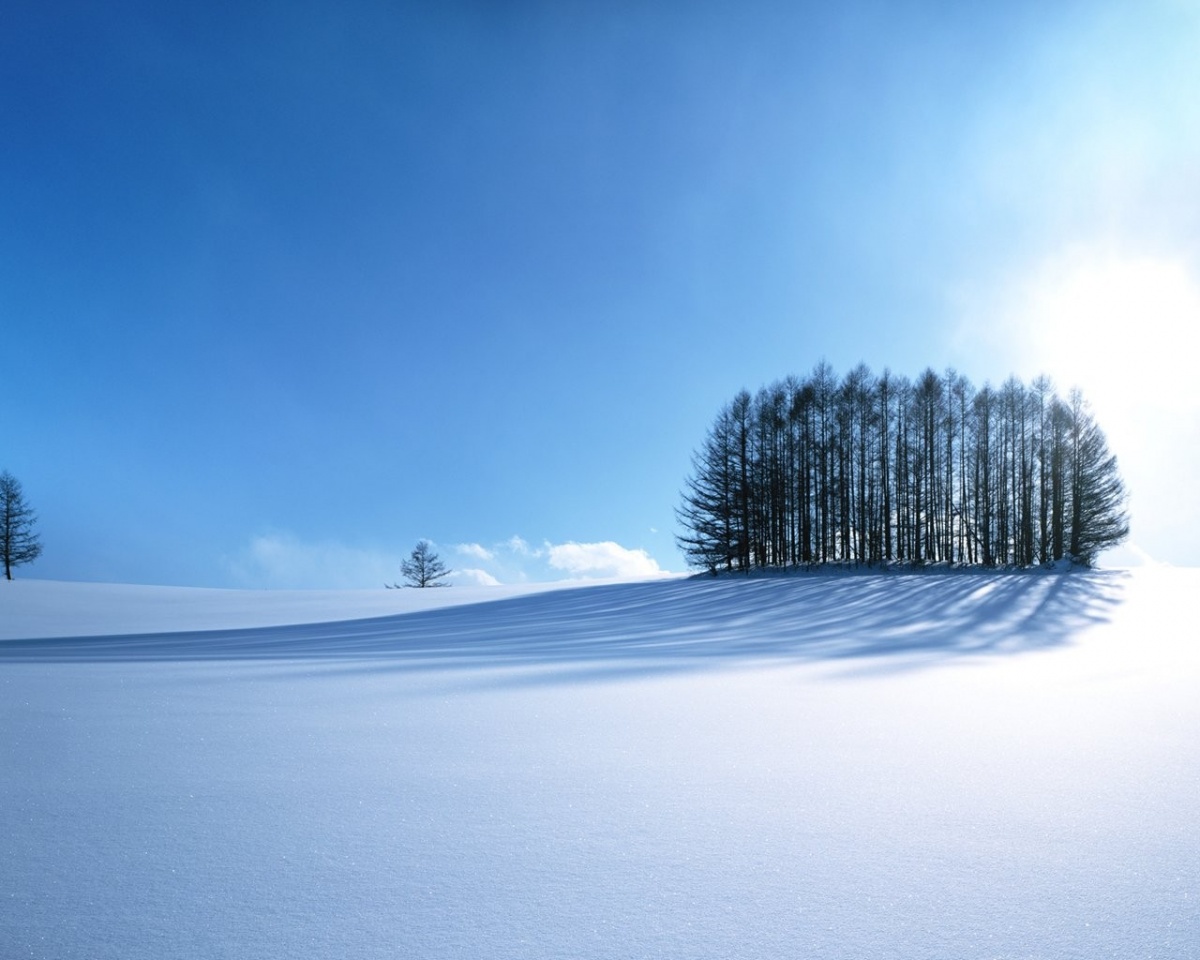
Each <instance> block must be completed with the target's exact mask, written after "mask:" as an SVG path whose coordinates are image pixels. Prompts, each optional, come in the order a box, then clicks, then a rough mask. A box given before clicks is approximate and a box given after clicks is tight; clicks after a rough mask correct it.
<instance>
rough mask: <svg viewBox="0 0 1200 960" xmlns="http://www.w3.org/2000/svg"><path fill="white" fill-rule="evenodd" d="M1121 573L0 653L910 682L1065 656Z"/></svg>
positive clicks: (467, 609) (560, 603)
mask: <svg viewBox="0 0 1200 960" xmlns="http://www.w3.org/2000/svg"><path fill="white" fill-rule="evenodd" d="M1125 577H1126V575H1125V574H1122V573H1118V572H1087V573H1080V572H1074V573H1046V572H1041V571H1031V572H1002V573H978V572H957V573H945V572H943V573H915V574H897V573H882V574H873V573H866V574H859V575H844V574H824V573H816V574H800V575H796V576H778V577H764V578H761V579H757V578H752V579H742V578H718V579H707V578H706V579H688V580H671V581H654V582H647V583H633V584H617V585H609V586H595V587H586V588H579V589H569V590H560V591H551V592H547V593H542V594H533V595H529V596H524V597H517V598H512V599H508V600H498V601H493V602H490V603H484V604H472V605H465V606H459V607H450V608H444V609H440V610H433V611H425V612H420V613H411V614H403V615H398V616H391V617H380V618H373V619H367V620H352V621H344V622H338V623H321V624H308V625H303V626H288V627H263V628H253V629H242V630H220V631H204V632H195V633H171V634H140V635H129V636H112V637H81V638H63V639H51V640H13V641H0V663H4V662H7V663H15V662H36V663H48V662H76V663H81V662H161V661H201V660H203V661H231V660H254V661H288V662H292V663H297V662H310V663H311V662H318V661H322V662H326V663H334V662H337V663H338V664H339V665H341V666H342V667H347V666H353V665H355V664H357V666H358V667H359V668H361V669H364V670H381V669H393V670H396V669H398V670H430V669H454V668H487V667H512V668H528V669H524V670H520V671H513V673H512V676H511V678H510V679H511V682H570V681H572V680H580V679H602V678H604V677H616V676H631V675H633V676H636V675H648V674H655V673H662V672H675V671H681V670H694V669H700V668H705V667H715V666H734V665H750V664H754V663H783V662H796V661H821V660H826V661H828V660H849V659H857V660H863V661H864V662H866V661H867V660H868V658H872V659H871V660H870V662H871V664H872V667H873V668H881V669H898V668H901V667H906V666H912V665H914V664H927V663H931V662H940V661H945V660H948V659H952V658H960V657H963V656H981V655H990V656H995V655H1011V654H1016V653H1022V652H1027V651H1033V650H1039V649H1047V648H1052V647H1057V646H1061V645H1063V644H1066V643H1069V642H1070V641H1071V640H1072V638H1073V637H1074V636H1076V635H1077V634H1078V632H1079V631H1080V630H1082V629H1084V628H1085V627H1087V626H1089V625H1091V624H1095V623H1100V622H1104V621H1106V620H1107V619H1108V618H1109V615H1110V612H1111V611H1112V609H1113V608H1114V607H1115V606H1116V605H1117V604H1119V603H1120V602H1121V599H1122V596H1123V593H1124V582H1125Z"/></svg>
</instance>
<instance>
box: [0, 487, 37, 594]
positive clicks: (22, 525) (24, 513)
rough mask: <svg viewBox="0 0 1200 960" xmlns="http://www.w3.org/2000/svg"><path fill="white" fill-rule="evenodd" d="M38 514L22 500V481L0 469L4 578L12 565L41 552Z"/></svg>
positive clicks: (0, 543) (29, 560) (0, 546)
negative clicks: (34, 527)
mask: <svg viewBox="0 0 1200 960" xmlns="http://www.w3.org/2000/svg"><path fill="white" fill-rule="evenodd" d="M36 520H37V515H36V514H35V513H34V512H33V509H32V508H31V507H30V506H29V504H28V503H26V502H25V494H24V492H23V491H22V490H21V482H20V481H19V480H18V479H17V478H16V477H14V476H13V475H12V474H11V473H9V472H8V471H7V470H5V471H4V472H3V473H0V560H2V561H3V562H4V578H5V579H6V580H11V579H12V571H13V567H19V566H20V565H21V564H23V563H32V562H33V561H34V560H36V559H37V558H38V557H40V556H41V555H42V544H41V541H40V540H39V539H38V535H37V533H35V532H34V529H33V525H34V522H35V521H36Z"/></svg>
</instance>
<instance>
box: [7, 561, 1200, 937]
mask: <svg viewBox="0 0 1200 960" xmlns="http://www.w3.org/2000/svg"><path fill="white" fill-rule="evenodd" d="M460 590H462V588H459V587H455V588H451V589H448V590H441V591H421V592H418V591H383V590H380V591H378V592H377V593H373V592H372V593H365V594H338V595H334V594H329V595H317V594H294V595H282V594H275V595H260V594H244V593H237V592H233V591H192V592H186V591H183V592H181V591H165V592H164V591H163V588H135V587H114V586H103V585H80V584H52V583H44V582H43V583H39V582H33V581H15V582H13V583H0V638H4V639H0V823H3V828H0V956H3V957H4V958H9V957H13V958H22V957H30V958H47V960H76V958H78V960H85V958H86V960H106V958H113V960H117V958H120V960H140V958H146V960H150V958H154V960H161V958H164V957H196V958H222V957H228V958H238V960H253V958H298V957H299V958H325V957H354V958H384V957H387V958H393V957H420V958H443V957H445V958H450V957H454V958H460V957H471V958H518V957H520V958H526V957H529V958H535V957H536V958H563V957H595V958H622V960H625V958H635V957H670V958H692V957H696V958H699V957H705V958H709V957H711V958H731V957H739V958H779V957H831V958H842V957H854V958H867V960H874V958H908V957H920V958H946V960H962V958H1033V957H1037V958H1043V957H1044V958H1051V957H1053V958H1080V960H1083V958H1088V960H1095V958H1110V957H1111V958H1121V960H1130V958H1141V957H1162V958H1186V957H1195V956H1198V955H1200V816H1198V815H1197V811H1198V810H1200V643H1198V642H1197V639H1198V638H1197V632H1196V629H1195V626H1194V613H1193V611H1194V607H1195V598H1196V596H1197V595H1198V594H1200V571H1194V570H1169V569H1168V570H1159V569H1143V570H1138V571H1136V572H1133V573H1119V572H1108V573H1091V574H1078V573H1077V574H1068V575H1062V574H1057V573H1034V574H1008V575H986V574H978V573H970V574H965V573H964V574H934V575H923V576H911V575H886V576H881V575H848V576H803V577H795V578H764V579H756V580H749V581H737V580H725V579H720V580H671V581H661V582H654V583H630V584H611V585H604V586H594V587H588V588H581V589H570V590H552V591H544V592H540V593H530V594H527V595H524V596H502V597H501V599H497V600H494V601H492V602H487V603H481V602H478V601H479V600H481V599H483V598H486V597H495V596H500V595H499V594H496V593H495V592H490V593H489V592H487V591H484V592H483V593H482V594H480V595H479V596H478V597H477V596H475V595H473V594H470V593H468V592H459V591H460ZM172 594H174V595H175V596H174V599H172ZM387 604H392V605H393V606H391V607H388V606H386V605H387ZM397 604H399V605H400V606H395V605H397ZM405 604H409V605H411V604H418V605H419V604H425V605H430V604H432V605H433V606H432V607H431V608H430V609H423V610H422V609H413V608H412V607H409V608H407V609H409V612H406V613H397V612H396V611H397V610H403V609H405V606H404V605H405ZM350 616H362V617H368V618H370V619H360V620H352V621H344V620H342V621H339V618H343V617H350ZM281 624H291V625H281ZM297 624H298V625H297ZM188 626H190V627H193V628H200V630H201V632H193V633H183V632H160V631H165V630H172V631H178V630H181V629H183V628H185V627H188Z"/></svg>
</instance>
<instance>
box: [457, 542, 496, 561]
mask: <svg viewBox="0 0 1200 960" xmlns="http://www.w3.org/2000/svg"><path fill="white" fill-rule="evenodd" d="M454 549H455V550H457V551H458V552H459V553H461V554H462V555H463V556H464V557H474V558H475V559H476V560H483V561H488V560H494V559H496V555H495V554H494V553H492V551H491V550H489V549H488V548H487V547H485V546H483V545H482V544H479V543H460V544H459V545H458V546H457V547H455V548H454Z"/></svg>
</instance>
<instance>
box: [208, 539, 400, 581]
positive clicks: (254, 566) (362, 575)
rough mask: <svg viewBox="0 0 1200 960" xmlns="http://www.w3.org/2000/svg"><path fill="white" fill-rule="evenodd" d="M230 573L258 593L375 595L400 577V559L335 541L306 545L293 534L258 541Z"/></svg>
mask: <svg viewBox="0 0 1200 960" xmlns="http://www.w3.org/2000/svg"><path fill="white" fill-rule="evenodd" d="M226 567H227V569H228V570H229V572H230V574H231V575H232V576H233V578H234V580H235V581H236V582H237V583H238V584H240V585H241V586H243V587H248V588H255V589H272V590H275V589H279V590H307V589H359V588H361V589H369V588H371V587H382V586H383V584H384V583H391V582H392V581H393V580H395V579H396V578H397V576H398V575H399V560H398V559H397V558H396V556H394V555H392V554H388V553H382V552H380V551H376V550H368V549H363V548H359V547H350V546H347V545H345V544H342V543H336V542H333V541H323V542H318V543H306V542H304V541H302V540H300V539H299V538H298V537H296V536H294V535H293V534H290V533H267V534H261V535H259V536H256V537H253V538H252V539H251V540H250V542H249V544H247V545H246V546H245V547H244V548H243V549H242V550H241V551H239V552H238V553H237V554H236V555H235V556H233V557H230V558H227V559H226Z"/></svg>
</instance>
